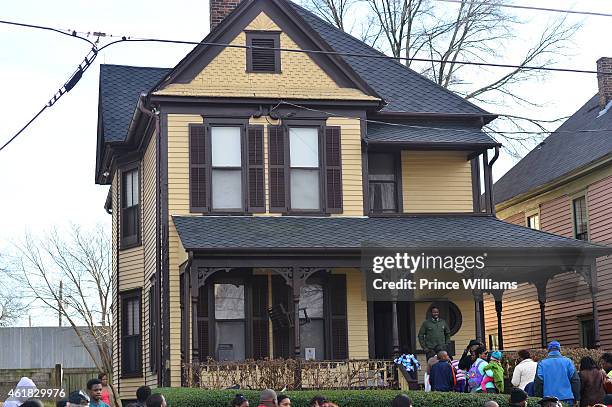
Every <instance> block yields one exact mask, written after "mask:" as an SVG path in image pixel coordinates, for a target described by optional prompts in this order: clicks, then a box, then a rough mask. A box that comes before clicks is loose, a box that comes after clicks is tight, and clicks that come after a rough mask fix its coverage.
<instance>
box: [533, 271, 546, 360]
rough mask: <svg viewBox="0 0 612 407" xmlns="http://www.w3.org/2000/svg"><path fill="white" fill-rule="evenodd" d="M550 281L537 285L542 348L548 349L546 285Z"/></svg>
mask: <svg viewBox="0 0 612 407" xmlns="http://www.w3.org/2000/svg"><path fill="white" fill-rule="evenodd" d="M547 283H548V280H546V281H542V282H538V283H536V288H537V289H538V303H539V304H540V336H541V345H542V348H544V349H546V345H547V344H548V334H547V332H546V284H547Z"/></svg>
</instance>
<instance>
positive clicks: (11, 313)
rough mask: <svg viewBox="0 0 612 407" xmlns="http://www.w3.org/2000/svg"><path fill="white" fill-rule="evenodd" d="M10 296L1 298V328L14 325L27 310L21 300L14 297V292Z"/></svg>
mask: <svg viewBox="0 0 612 407" xmlns="http://www.w3.org/2000/svg"><path fill="white" fill-rule="evenodd" d="M9 295H10V296H9ZM9 295H2V296H0V327H7V326H11V325H13V324H14V323H15V322H17V320H19V318H21V317H22V316H23V312H24V310H25V309H27V307H26V306H25V305H24V304H23V303H22V302H21V301H20V300H19V298H16V297H14V296H12V295H13V293H12V292H11V294H9Z"/></svg>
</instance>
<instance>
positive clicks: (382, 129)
mask: <svg viewBox="0 0 612 407" xmlns="http://www.w3.org/2000/svg"><path fill="white" fill-rule="evenodd" d="M409 126H413V127H408V126H405V125H403V124H401V125H395V126H394V125H390V124H379V123H368V130H367V135H366V140H367V141H368V143H398V144H419V143H464V144H478V145H483V146H494V145H497V142H496V141H495V140H493V139H492V138H491V137H490V136H489V135H488V134H486V133H484V132H483V131H482V130H481V129H479V128H473V127H462V126H460V125H449V126H444V125H443V124H439V123H418V124H411V125H409ZM429 126H431V127H429Z"/></svg>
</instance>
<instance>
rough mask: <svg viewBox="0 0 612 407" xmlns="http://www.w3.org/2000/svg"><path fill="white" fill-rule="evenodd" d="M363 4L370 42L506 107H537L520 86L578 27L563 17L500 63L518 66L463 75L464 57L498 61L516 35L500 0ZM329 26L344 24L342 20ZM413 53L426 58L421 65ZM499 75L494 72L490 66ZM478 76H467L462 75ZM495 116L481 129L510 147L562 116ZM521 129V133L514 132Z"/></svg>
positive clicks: (328, 8) (325, 5)
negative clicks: (515, 55)
mask: <svg viewBox="0 0 612 407" xmlns="http://www.w3.org/2000/svg"><path fill="white" fill-rule="evenodd" d="M303 1H304V2H305V4H307V5H308V4H313V3H317V4H318V6H317V7H310V8H311V9H313V10H314V11H315V12H317V13H318V14H319V15H325V14H327V15H339V16H340V17H342V15H343V14H342V13H339V11H340V10H336V11H334V10H332V8H334V7H336V5H335V3H333V2H330V1H329V0H303ZM362 1H363V2H364V3H365V4H367V5H368V6H369V7H368V10H369V15H367V16H366V17H365V18H366V20H367V21H368V24H367V26H368V31H369V32H370V33H372V32H374V33H375V34H373V35H369V36H364V35H363V34H361V35H360V37H361V38H362V39H364V40H366V41H367V42H368V43H369V44H370V45H372V46H375V47H377V48H379V49H380V50H381V51H383V52H386V53H388V54H390V55H392V56H394V57H398V58H399V57H403V58H406V60H404V61H402V62H404V63H405V64H406V65H407V66H409V67H413V68H416V67H417V66H416V65H418V67H419V68H421V69H419V71H420V72H421V73H422V74H424V75H426V76H427V77H429V78H430V79H431V80H433V81H434V82H436V83H438V84H439V85H441V86H443V87H445V88H449V89H451V90H453V91H455V92H457V93H459V94H461V95H463V96H464V97H465V98H466V99H467V100H471V101H474V102H481V103H485V104H488V105H493V106H498V107H501V108H508V107H510V106H513V107H514V106H516V107H518V106H521V107H531V108H534V107H541V105H540V104H539V102H538V101H537V98H534V96H533V95H525V94H523V93H522V89H521V87H520V84H522V83H525V82H527V81H530V80H534V79H541V78H543V77H544V73H543V71H542V70H537V69H532V68H533V67H536V68H543V67H548V66H551V65H553V64H554V63H555V62H557V60H558V59H559V57H561V56H563V55H564V52H565V51H566V49H567V46H568V45H569V44H570V43H571V42H570V40H571V37H572V36H573V35H574V34H575V32H576V30H577V29H578V28H579V25H577V24H569V23H568V22H567V21H566V19H565V18H561V19H558V20H555V21H553V22H552V23H550V24H549V25H545V26H544V28H543V30H542V31H541V34H540V35H539V36H536V37H534V38H533V43H532V44H531V45H530V46H529V45H527V47H526V49H525V51H524V54H523V57H522V59H520V60H517V61H508V60H505V59H504V60H503V62H505V63H509V64H513V65H517V66H518V68H512V69H509V70H507V71H505V72H504V71H502V72H503V73H502V74H500V75H496V74H494V73H492V72H491V71H489V70H486V68H482V67H480V68H478V67H474V66H471V67H470V69H471V70H472V71H471V72H473V70H474V69H479V72H480V73H482V75H473V74H472V75H471V76H468V75H466V74H465V73H466V72H465V71H466V70H467V68H466V65H464V64H461V63H459V62H461V61H462V60H468V61H475V62H496V61H499V60H500V58H502V57H503V56H504V55H502V52H501V51H502V50H505V49H507V48H508V46H509V45H511V44H512V41H514V40H516V36H515V33H516V32H517V30H518V28H520V27H521V25H522V24H524V23H525V21H524V20H522V19H519V18H517V17H516V16H514V15H512V14H509V13H507V12H505V11H504V10H505V9H504V8H502V7H500V4H501V2H500V0H482V1H478V2H472V0H462V1H461V2H460V3H458V4H455V5H448V4H446V3H441V2H436V1H433V0H362ZM334 24H335V25H336V26H337V27H339V28H341V29H344V27H346V24H345V23H344V22H342V21H340V22H334ZM412 58H424V59H429V60H431V61H430V62H428V63H426V64H425V65H423V64H422V63H419V64H417V63H416V62H413V61H412ZM496 72H499V70H496ZM468 77H472V78H477V79H476V80H475V81H472V82H470V81H467V79H466V78H468ZM501 119H502V120H499V121H497V123H495V124H494V125H492V126H489V127H488V128H487V129H488V130H489V131H490V134H491V135H492V136H493V137H496V138H503V139H505V140H506V141H508V142H509V143H507V144H509V145H510V147H511V148H510V153H513V151H512V150H513V149H514V150H517V149H520V148H521V147H522V146H525V145H526V144H530V143H533V141H534V140H535V141H538V137H535V136H534V135H533V134H527V132H526V131H527V130H530V129H531V130H536V131H548V130H549V127H550V126H551V125H552V124H558V122H559V121H560V120H562V119H564V118H554V119H552V120H542V119H539V118H533V117H525V116H521V115H518V114H514V115H501ZM517 131H525V133H523V134H520V133H518V134H517V133H516V132H517Z"/></svg>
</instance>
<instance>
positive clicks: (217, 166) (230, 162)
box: [210, 126, 243, 211]
mask: <svg viewBox="0 0 612 407" xmlns="http://www.w3.org/2000/svg"><path fill="white" fill-rule="evenodd" d="M241 133H242V132H241V128H240V127H239V126H236V127H233V126H232V127H225V126H223V127H221V126H212V127H211V128H210V140H211V149H212V179H211V183H212V209H213V211H242V208H243V203H242V184H243V182H242V142H241V140H242V136H241Z"/></svg>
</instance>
